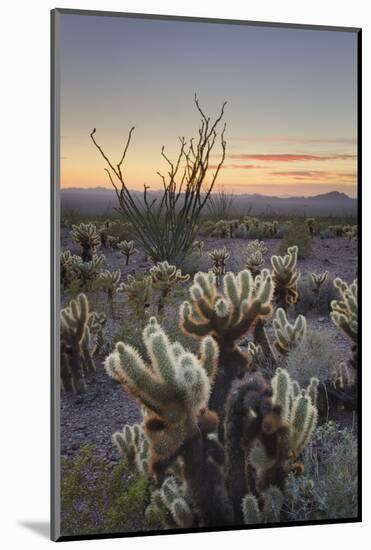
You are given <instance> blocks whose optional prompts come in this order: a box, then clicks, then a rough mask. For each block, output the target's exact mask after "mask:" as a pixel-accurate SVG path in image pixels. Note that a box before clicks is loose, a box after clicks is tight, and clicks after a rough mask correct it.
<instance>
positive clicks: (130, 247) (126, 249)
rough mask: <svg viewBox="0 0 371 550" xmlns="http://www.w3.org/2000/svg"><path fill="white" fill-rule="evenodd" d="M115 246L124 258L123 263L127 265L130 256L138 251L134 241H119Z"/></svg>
mask: <svg viewBox="0 0 371 550" xmlns="http://www.w3.org/2000/svg"><path fill="white" fill-rule="evenodd" d="M117 248H118V249H119V250H120V252H121V254H122V255H123V256H125V258H126V261H125V265H128V264H129V259H130V257H131V256H133V254H136V253H137V252H138V250H137V249H136V248H135V247H134V241H122V242H121V243H118V245H117Z"/></svg>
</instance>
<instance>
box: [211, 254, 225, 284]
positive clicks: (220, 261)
mask: <svg viewBox="0 0 371 550" xmlns="http://www.w3.org/2000/svg"><path fill="white" fill-rule="evenodd" d="M229 257H230V254H229V252H227V249H226V247H225V246H223V248H216V249H215V250H212V251H211V252H209V258H210V259H211V260H212V261H213V264H214V265H213V273H214V274H215V277H216V279H215V281H216V286H219V282H220V279H221V277H222V276H223V275H225V268H226V265H227V260H228V259H229Z"/></svg>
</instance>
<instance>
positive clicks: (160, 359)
mask: <svg viewBox="0 0 371 550" xmlns="http://www.w3.org/2000/svg"><path fill="white" fill-rule="evenodd" d="M143 340H144V343H145V346H146V349H147V353H148V357H149V358H150V366H149V365H147V364H146V363H145V362H144V361H143V359H142V358H141V357H140V355H139V354H138V352H137V351H136V349H135V348H133V347H132V346H129V345H126V344H123V343H122V342H119V343H118V344H117V345H116V348H115V351H114V352H113V353H112V354H111V355H109V356H108V357H107V359H106V362H105V368H106V371H107V373H108V374H109V375H110V376H111V377H112V378H114V379H115V380H117V381H119V382H120V383H121V384H122V385H123V387H124V388H125V389H127V390H128V391H129V392H130V393H131V394H132V395H133V396H134V397H135V398H136V399H138V401H139V402H140V403H141V404H142V405H144V406H145V407H146V408H147V409H148V410H149V411H150V414H149V415H148V416H146V418H145V422H144V429H145V433H146V436H147V438H148V441H149V444H150V455H151V464H152V467H153V466H154V465H155V463H156V462H158V461H159V462H161V461H162V460H166V459H169V458H170V457H171V456H173V455H174V454H175V453H176V451H177V450H178V449H179V447H180V446H181V445H182V444H183V443H184V441H185V440H186V439H187V438H189V437H191V436H192V435H194V434H195V433H196V432H197V419H198V416H199V414H200V412H201V410H202V409H204V408H205V407H206V405H207V402H208V399H209V395H210V380H209V377H208V375H209V376H210V377H211V378H213V377H214V376H215V369H216V365H217V355H218V347H217V345H216V343H215V342H213V341H212V339H211V338H210V337H208V338H207V340H206V341H204V342H203V350H204V353H202V355H201V358H200V359H199V358H198V357H197V356H196V355H194V354H192V353H190V352H187V351H186V350H185V349H184V348H183V347H182V345H181V344H179V343H178V342H176V343H172V342H170V340H169V339H168V337H167V336H166V334H165V333H164V331H163V330H162V328H161V327H160V325H158V323H157V321H156V319H155V318H153V317H152V318H151V320H150V322H149V324H148V325H147V326H146V328H145V329H144V331H143ZM206 348H207V351H205V350H206Z"/></svg>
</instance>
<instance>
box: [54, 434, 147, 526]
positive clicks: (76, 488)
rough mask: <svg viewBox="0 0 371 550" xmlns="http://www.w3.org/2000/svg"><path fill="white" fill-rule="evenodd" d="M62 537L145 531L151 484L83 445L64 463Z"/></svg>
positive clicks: (123, 464) (88, 446) (143, 477)
mask: <svg viewBox="0 0 371 550" xmlns="http://www.w3.org/2000/svg"><path fill="white" fill-rule="evenodd" d="M61 495H62V502H61V508H62V528H61V530H62V534H63V535H81V534H84V535H89V534H98V533H113V532H123V531H126V532H133V531H140V530H143V529H145V521H144V511H145V508H146V506H147V505H148V502H149V480H148V478H147V477H146V476H144V475H140V474H138V473H133V472H130V471H129V469H128V467H127V465H126V464H125V463H124V462H120V463H119V464H116V465H114V466H113V467H112V466H110V465H109V464H108V463H107V462H106V461H105V460H104V459H102V458H99V457H98V456H97V455H96V453H95V446H94V445H91V444H89V445H83V446H82V447H81V448H80V450H79V452H78V454H77V456H75V457H71V458H64V459H63V460H62V486H61Z"/></svg>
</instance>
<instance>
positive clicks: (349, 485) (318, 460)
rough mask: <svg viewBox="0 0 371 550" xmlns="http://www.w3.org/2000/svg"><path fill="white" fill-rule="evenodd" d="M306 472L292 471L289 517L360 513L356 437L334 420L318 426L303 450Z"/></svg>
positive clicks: (311, 518)
mask: <svg viewBox="0 0 371 550" xmlns="http://www.w3.org/2000/svg"><path fill="white" fill-rule="evenodd" d="M304 464H305V469H306V474H305V476H303V477H296V476H293V475H291V476H290V479H289V482H288V491H287V494H288V495H289V499H288V500H287V501H286V506H285V513H286V516H287V518H288V519H289V520H292V521H297V520H314V519H345V518H352V517H355V516H356V515H357V500H358V481H357V479H358V478H357V474H358V472H357V439H356V437H355V435H354V434H353V432H352V431H351V430H349V429H347V428H341V427H340V426H339V425H338V424H336V423H334V422H328V423H327V424H323V425H322V426H319V427H318V428H317V430H316V431H315V432H314V435H313V439H312V444H311V446H310V447H309V448H308V449H306V451H305V452H304Z"/></svg>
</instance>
